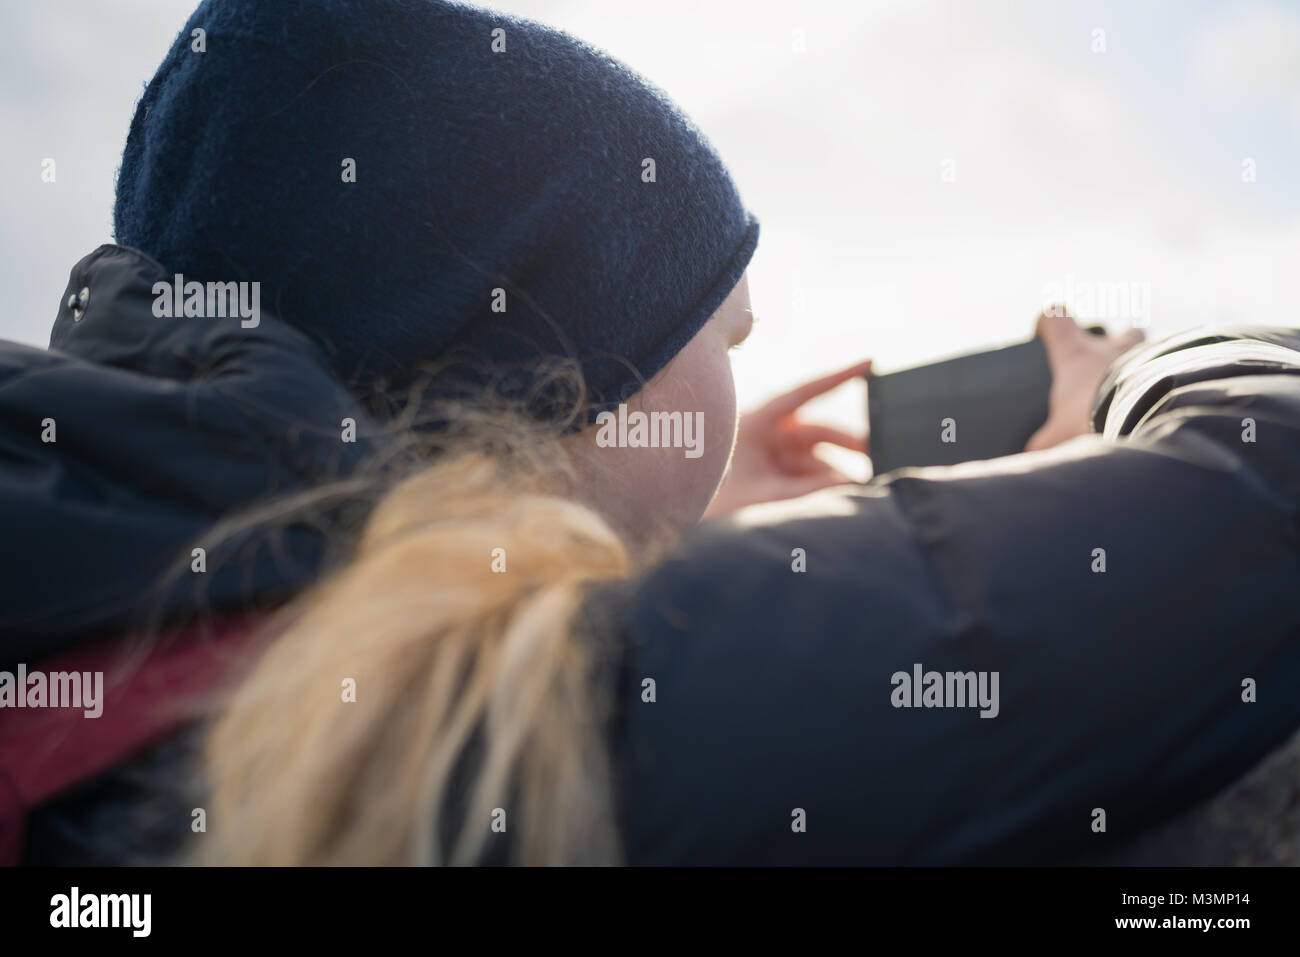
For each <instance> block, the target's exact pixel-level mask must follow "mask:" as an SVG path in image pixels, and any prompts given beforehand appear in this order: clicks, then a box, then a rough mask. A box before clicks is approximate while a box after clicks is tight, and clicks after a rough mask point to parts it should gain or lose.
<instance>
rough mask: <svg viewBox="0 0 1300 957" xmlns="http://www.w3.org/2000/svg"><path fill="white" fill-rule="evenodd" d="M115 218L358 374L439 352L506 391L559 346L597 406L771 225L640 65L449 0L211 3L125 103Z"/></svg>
mask: <svg viewBox="0 0 1300 957" xmlns="http://www.w3.org/2000/svg"><path fill="white" fill-rule="evenodd" d="M199 30H202V31H203V33H202V34H199V33H196V31H199ZM498 31H500V32H498ZM200 48H201V49H200ZM349 161H351V162H353V163H354V164H355V167H354V169H355V182H349V181H347V180H348V179H349V178H350V177H349V175H348V163H349ZM651 161H652V163H651ZM651 174H653V175H651ZM114 222H115V231H116V236H117V240H118V242H120V243H123V244H125V245H129V246H135V247H137V248H139V249H141V250H143V251H144V252H146V253H148V254H149V255H151V256H153V257H154V258H155V259H157V260H159V261H160V262H161V263H162V264H163V265H164V266H165V267H166V268H167V269H168V270H169V271H174V272H180V273H183V274H184V275H185V277H186V279H187V280H189V279H196V280H201V281H230V280H243V281H258V282H260V283H261V284H262V293H261V302H262V305H263V307H264V308H267V309H269V310H271V311H273V312H274V313H275V314H276V315H278V316H279V317H280V318H281V319H283V320H285V321H287V322H289V323H291V324H293V325H294V326H296V327H298V328H299V329H301V330H303V331H304V332H306V333H308V334H309V335H310V336H311V337H313V338H314V339H316V340H317V341H318V342H320V343H321V344H322V345H323V346H324V347H325V349H326V351H327V353H328V354H329V355H330V357H331V361H332V362H333V364H334V367H335V371H336V372H337V374H338V375H339V376H340V377H341V378H342V379H343V380H344V381H345V382H347V383H348V384H349V385H350V386H352V387H354V388H357V387H366V388H372V387H374V386H375V385H376V384H380V385H384V384H387V385H389V386H391V385H393V384H398V383H402V382H404V381H409V380H410V379H411V377H412V375H413V371H412V370H413V369H414V368H415V367H417V366H422V365H423V364H425V363H428V362H430V361H433V362H441V363H443V364H444V365H448V368H447V369H445V370H444V372H443V377H444V379H445V380H446V382H448V383H449V382H451V381H452V380H453V379H455V380H456V381H457V382H461V381H468V379H473V380H474V381H476V382H480V383H481V382H482V381H483V380H484V377H485V376H492V377H494V378H493V381H494V382H495V383H496V384H497V386H498V387H500V388H505V389H506V390H507V391H508V390H509V389H510V388H514V387H520V388H524V387H526V385H527V378H528V375H531V374H532V372H531V371H529V372H527V373H525V372H523V371H521V370H536V369H537V368H538V367H539V366H541V365H543V364H544V363H543V362H542V361H541V360H544V359H546V358H548V357H553V356H561V357H568V358H572V359H577V360H579V361H580V362H581V369H582V372H583V374H584V376H585V378H586V382H587V386H588V388H589V390H590V392H591V394H592V397H593V399H594V400H595V401H597V402H617V401H620V400H621V399H623V398H625V397H627V396H629V395H630V394H632V393H633V392H635V391H636V390H637V389H638V388H639V387H640V386H641V385H642V384H643V381H644V379H648V378H649V377H650V376H652V375H654V374H655V373H656V372H657V371H658V370H659V369H661V368H662V367H663V366H664V365H665V364H667V363H668V361H669V360H670V359H672V357H673V356H674V355H675V354H676V353H677V352H678V351H679V350H680V349H681V348H682V347H683V346H684V345H685V344H686V343H687V342H688V341H689V340H690V339H691V337H692V336H693V335H694V334H695V333H696V332H697V331H698V330H699V329H700V327H701V326H702V325H703V324H704V323H705V321H706V320H707V319H708V318H709V316H710V314H711V313H713V311H714V310H716V309H717V307H718V306H719V305H720V304H721V303H722V301H723V300H724V299H725V298H726V296H727V294H728V293H729V292H730V291H731V290H732V288H733V287H734V286H735V284H736V283H737V281H738V280H739V279H740V277H741V274H742V273H743V272H744V270H745V267H746V265H747V264H748V262H749V259H750V256H751V255H752V253H753V250H754V246H755V244H756V242H757V239H758V226H757V223H756V222H755V220H754V219H753V217H752V216H750V215H749V214H748V213H747V212H746V210H745V208H744V206H743V205H742V203H741V201H740V198H739V196H738V194H737V192H736V189H735V186H734V185H733V184H732V181H731V179H730V177H729V176H728V174H727V171H726V169H725V168H724V166H723V164H722V162H721V160H720V159H719V158H718V156H717V155H716V153H715V152H714V151H713V149H712V148H711V147H710V146H709V144H708V142H707V141H706V140H705V139H704V137H703V136H702V135H701V134H700V132H699V131H698V130H697V129H696V128H695V127H694V126H693V125H692V124H691V123H690V121H689V120H688V119H686V118H685V117H684V116H683V115H682V114H681V113H680V112H679V111H678V110H677V109H676V107H675V106H674V105H673V104H672V103H670V102H669V101H668V100H667V99H666V98H665V97H664V96H663V95H662V94H661V93H659V92H657V91H656V90H654V89H652V88H651V87H650V86H648V85H647V84H646V83H645V81H643V80H641V79H640V78H638V77H637V76H636V75H634V74H633V73H631V72H630V71H629V70H628V69H627V68H626V67H624V66H622V65H621V64H619V63H618V62H616V61H614V60H612V59H610V58H609V57H608V56H606V55H605V54H603V53H600V52H598V51H596V50H594V49H592V48H590V47H588V46H586V45H584V44H582V43H581V42H579V41H577V40H575V39H573V38H571V37H569V36H567V35H565V34H563V33H560V32H558V31H555V30H552V29H549V28H547V27H544V26H541V25H539V24H536V23H532V22H529V21H525V20H520V19H515V18H512V17H508V16H503V15H500V14H497V13H493V12H490V11H486V10H481V9H478V8H474V7H469V6H464V5H461V4H457V3H448V2H438V0H355V2H348V0H275V2H269V0H205V2H203V3H201V4H200V6H199V8H198V9H197V10H196V11H195V12H194V15H193V16H192V17H191V18H190V20H189V22H188V23H187V24H186V26H185V28H184V30H183V31H182V33H181V34H180V36H179V37H178V38H177V40H176V43H175V45H174V47H173V48H172V50H171V51H170V52H169V53H168V54H167V57H166V59H165V60H164V61H163V63H162V66H161V67H160V68H159V69H158V72H157V74H156V75H155V76H154V78H153V80H152V81H151V82H150V83H149V85H148V87H147V89H146V90H145V93H144V96H143V98H142V99H141V101H140V103H139V105H138V107H137V110H136V114H135V118H134V119H133V121H132V123H131V131H130V134H129V136H128V139H127V144H126V151H125V154H124V156H123V158H122V168H121V171H120V174H119V178H118V185H117V202H116V207H115V209H114ZM498 289H500V290H504V294H502V293H495V292H494V290H498ZM494 303H495V304H496V307H497V309H500V308H501V307H502V306H504V309H505V311H504V312H501V311H494V309H493V305H494ZM452 358H455V359H457V360H464V361H463V362H459V361H458V362H457V363H455V364H450V363H449V361H448V360H451V359H452ZM440 381H442V380H440ZM510 383H513V386H511V385H509V384H510ZM444 384H445V383H444ZM448 388H449V389H453V390H454V388H453V387H452V386H448Z"/></svg>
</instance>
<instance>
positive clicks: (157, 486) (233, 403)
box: [0, 245, 376, 664]
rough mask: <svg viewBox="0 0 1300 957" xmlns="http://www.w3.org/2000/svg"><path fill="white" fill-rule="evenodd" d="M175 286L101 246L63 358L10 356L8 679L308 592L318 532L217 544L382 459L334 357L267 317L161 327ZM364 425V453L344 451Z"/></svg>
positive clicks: (71, 295) (70, 289) (71, 292)
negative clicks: (233, 530)
mask: <svg viewBox="0 0 1300 957" xmlns="http://www.w3.org/2000/svg"><path fill="white" fill-rule="evenodd" d="M174 279H175V277H174V276H173V275H172V274H170V273H169V272H168V271H167V270H166V269H165V268H164V267H163V266H162V265H160V264H159V263H157V262H155V261H154V260H152V259H150V258H149V257H148V256H146V255H144V254H143V253H141V252H139V251H138V250H134V249H131V248H127V247H123V246H113V245H105V246H101V247H99V248H98V249H96V250H95V251H94V252H92V253H91V254H90V255H88V256H86V257H85V258H84V259H82V260H81V261H80V262H78V263H77V264H76V265H75V266H74V267H73V269H72V272H71V275H70V276H69V280H68V285H67V288H66V289H65V290H64V291H63V294H62V295H61V297H60V303H59V310H58V314H57V317H56V319H55V322H54V328H53V331H52V333H51V336H50V349H49V350H48V351H43V350H40V349H35V348H31V347H29V346H24V345H20V344H17V343H12V342H0V459H3V462H4V469H3V471H2V472H0V526H3V527H4V528H5V529H6V531H7V533H8V537H9V542H10V545H11V547H9V548H8V549H6V550H5V552H4V558H3V567H2V569H0V570H2V573H3V575H4V581H5V583H6V594H7V596H8V597H7V599H6V601H5V602H4V605H3V607H2V608H0V635H3V640H2V641H0V664H3V663H11V662H16V661H19V660H29V659H31V658H34V657H37V656H40V655H44V654H48V653H50V652H52V651H56V650H58V649H60V648H62V647H64V646H66V645H67V644H69V643H70V642H71V641H73V640H75V639H76V638H77V637H78V636H80V635H83V634H85V633H87V632H89V631H93V630H95V629H106V628H121V627H126V626H130V625H132V624H136V623H139V622H141V621H142V620H143V619H142V617H141V616H142V615H146V614H147V615H150V616H152V615H153V614H154V613H157V614H160V615H162V616H163V617H165V618H170V617H175V616H176V615H178V614H181V613H183V612H190V611H198V610H200V609H212V610H217V609H221V608H223V607H228V606H232V605H239V604H247V603H248V602H250V601H253V600H257V599H259V598H267V597H272V596H277V595H285V594H288V593H290V592H292V591H293V590H295V589H297V588H299V587H301V586H302V585H303V584H305V583H307V582H308V581H310V580H311V579H312V578H313V577H314V575H315V574H316V572H317V570H318V568H319V565H320V563H321V561H322V559H323V557H324V536H323V535H322V534H321V532H320V531H319V529H316V528H312V527H311V526H310V524H309V523H307V522H305V521H297V522H293V523H289V524H286V525H285V526H284V527H282V528H280V529H278V530H277V532H276V534H275V536H273V537H264V538H263V539H261V540H256V541H255V540H251V539H250V538H249V537H248V536H242V537H241V536H235V537H232V538H230V539H228V540H226V541H224V542H220V543H219V542H218V541H216V540H213V541H211V542H209V543H208V545H209V546H211V547H206V546H205V543H204V541H203V540H202V538H201V536H203V535H204V533H205V532H206V531H208V530H209V529H210V528H211V527H212V526H213V524H214V523H216V522H218V521H220V520H221V519H223V518H226V517H229V516H231V515H232V514H236V513H239V512H240V511H242V510H244V509H247V508H248V507H250V506H251V505H253V504H255V503H258V502H262V501H265V500H266V499H267V498H268V497H274V496H280V495H288V494H291V493H293V492H295V491H301V490H302V489H304V488H305V487H307V486H309V485H317V484H319V483H321V482H324V481H327V480H329V479H331V478H337V477H341V476H344V475H347V474H349V473H351V472H352V471H353V470H354V469H355V468H357V467H358V466H359V465H360V464H361V463H362V462H363V461H365V460H366V459H367V457H368V456H369V454H370V453H372V452H374V451H375V450H376V441H375V440H374V439H373V438H371V437H372V436H374V435H375V433H376V429H375V428H374V425H373V423H372V422H371V420H370V419H368V418H367V416H366V414H365V412H364V411H363V410H362V409H361V408H359V406H358V404H357V403H356V401H355V400H354V399H353V398H352V397H351V396H350V395H349V394H348V392H347V391H346V390H345V389H344V388H343V387H342V385H341V384H340V383H339V382H338V381H337V380H336V379H335V378H334V377H333V375H332V374H331V373H330V372H329V371H328V368H327V365H326V363H325V359H324V356H323V354H322V353H321V351H320V349H319V347H317V346H316V345H314V344H313V343H312V342H311V341H310V340H309V339H307V338H306V337H305V336H304V335H303V334H302V333H300V332H298V331H296V330H295V329H293V328H292V327H290V326H289V325H287V324H286V323H284V322H282V321H280V320H279V319H277V318H276V316H274V315H273V314H271V313H269V312H267V311H265V310H264V311H262V313H261V315H260V318H259V321H258V322H257V323H256V325H252V324H251V323H249V322H247V321H241V320H240V318H238V317H231V318H193V317H190V318H187V317H184V316H183V315H182V316H180V317H171V318H167V317H159V316H158V315H156V314H155V302H156V301H157V300H158V298H159V297H158V295H156V294H155V285H156V284H157V283H160V282H162V283H166V284H168V285H169V286H170V284H171V283H172V282H173V281H174ZM158 288H159V289H160V290H161V288H162V287H158ZM158 311H159V312H162V311H164V310H162V309H159V310H158ZM349 418H350V419H352V420H353V421H354V422H355V441H345V438H344V428H345V423H344V420H345V419H349ZM194 548H205V553H204V561H203V562H202V563H199V562H198V560H197V558H196V557H195V556H194V554H193V551H192V550H193V549H194ZM214 548H217V549H219V550H221V551H222V552H223V553H227V552H226V550H230V549H237V550H238V555H239V560H238V561H237V562H222V561H220V560H219V556H218V555H216V554H212V553H211V552H212V551H213V549H214ZM200 565H202V567H203V570H201V571H200V570H198V569H199V568H200ZM173 569H174V570H176V572H177V574H175V575H172V576H170V578H171V581H170V584H168V585H165V586H159V585H156V583H157V582H158V581H159V579H160V577H161V576H163V575H164V573H166V572H168V571H169V570H173ZM150 620H152V618H151V619H150Z"/></svg>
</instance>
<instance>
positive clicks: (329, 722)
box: [200, 450, 629, 865]
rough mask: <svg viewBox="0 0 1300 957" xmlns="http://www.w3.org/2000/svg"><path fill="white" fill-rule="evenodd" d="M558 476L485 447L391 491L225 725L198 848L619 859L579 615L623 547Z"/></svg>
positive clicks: (418, 860) (299, 858)
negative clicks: (557, 484) (497, 847)
mask: <svg viewBox="0 0 1300 957" xmlns="http://www.w3.org/2000/svg"><path fill="white" fill-rule="evenodd" d="M543 458H545V457H543ZM555 468H556V460H555V459H554V458H552V459H550V460H546V461H543V462H542V463H541V464H536V463H534V464H533V465H532V466H530V467H524V468H520V467H519V466H518V462H517V461H516V460H515V459H513V458H512V459H511V460H510V461H507V460H505V459H503V458H501V457H500V456H498V455H495V454H492V453H490V452H485V451H481V450H480V451H472V452H468V453H464V454H459V455H456V456H452V457H448V458H447V459H446V460H444V461H443V462H441V464H438V465H435V466H433V467H431V468H428V469H426V470H424V471H422V472H420V473H418V474H416V475H414V476H413V477H411V478H409V479H407V480H405V481H404V482H402V483H401V484H400V485H398V486H397V487H396V488H394V489H393V490H392V491H391V492H390V493H389V494H388V495H387V496H386V497H385V498H384V499H383V500H382V501H381V502H380V503H379V505H378V506H377V507H376V509H375V510H374V512H373V513H372V514H371V516H370V517H369V520H368V523H367V525H366V527H365V529H364V531H363V533H362V535H361V539H360V545H359V547H358V549H357V552H356V555H355V557H354V558H353V560H352V561H351V563H350V564H348V565H347V566H346V567H345V568H344V569H343V570H342V571H341V572H339V573H337V574H336V575H334V576H333V577H332V578H330V579H328V580H327V581H325V582H324V583H323V584H322V585H320V586H319V587H318V588H317V589H316V590H315V591H314V592H313V593H312V594H311V595H309V596H307V598H306V599H305V600H303V601H302V602H300V603H299V604H298V605H297V606H296V607H295V608H294V609H292V616H291V623H290V624H289V626H288V627H287V629H286V630H285V632H284V633H283V634H282V635H280V636H279V637H278V638H277V639H275V641H274V642H273V643H272V644H271V646H270V647H269V649H268V650H267V652H266V653H265V654H264V655H263V656H262V658H261V659H260V660H259V661H258V662H257V664H256V666H255V668H254V669H253V670H252V672H251V674H250V675H249V676H248V677H247V679H246V680H245V681H243V682H242V683H241V684H240V685H239V687H238V689H237V690H236V692H235V694H234V697H233V699H232V700H231V701H230V703H229V704H228V706H227V707H226V708H225V710H224V712H223V714H222V716H221V717H220V719H219V720H218V722H217V723H216V725H215V727H214V728H213V731H212V733H211V735H210V737H209V739H208V744H207V748H206V750H205V755H204V759H205V760H204V770H205V773H206V776H207V780H208V782H209V785H210V787H211V800H210V802H209V809H208V822H209V828H210V833H209V834H207V835H205V836H204V838H202V842H203V845H204V847H203V850H202V851H201V852H200V858H201V859H202V860H204V861H205V862H210V863H235V864H273V865H284V864H405V863H412V864H443V863H452V864H464V863H473V862H475V861H477V860H480V859H481V857H482V855H484V854H485V853H489V852H491V851H492V850H493V848H492V847H491V845H490V842H493V841H502V840H505V841H508V845H507V846H508V847H509V848H510V850H511V854H512V859H513V860H515V861H519V862H522V863H533V864H560V863H574V862H588V863H590V862H612V861H614V860H615V859H616V857H617V837H616V833H615V827H614V822H613V814H612V802H611V797H610V781H609V767H608V757H607V750H606V748H607V746H606V744H605V741H604V738H603V735H602V727H601V725H602V721H603V717H604V714H605V711H606V703H605V702H604V701H602V697H601V694H600V693H599V688H598V687H597V685H596V683H594V682H593V681H592V680H591V678H592V673H591V670H592V666H593V654H592V650H591V647H590V645H589V644H588V643H585V642H583V641H582V640H581V639H580V638H579V637H578V636H576V635H575V633H574V627H573V618H574V613H575V611H576V610H577V609H578V607H579V606H580V605H581V603H582V601H583V599H584V594H585V592H586V589H587V587H588V586H589V585H591V584H592V583H595V582H598V581H600V580H603V579H609V578H615V577H621V576H624V575H626V574H627V573H628V571H629V558H628V554H627V552H626V550H625V548H624V546H623V544H622V542H621V541H620V539H619V537H618V536H617V535H616V534H615V533H614V532H613V531H612V530H611V528H610V527H609V526H608V525H607V524H606V523H605V521H603V520H602V519H601V518H600V517H598V516H597V515H596V514H595V513H594V512H592V511H591V510H589V509H587V508H585V507H583V506H581V505H579V504H577V503H575V502H573V501H570V500H568V499H567V498H565V497H563V496H562V495H559V494H556V493H554V492H553V491H550V485H551V482H550V477H553V475H554V474H555V472H554V470H555ZM498 549H500V550H501V551H497V550H498ZM345 687H354V688H355V700H354V701H346V700H344V699H345V698H346V697H348V695H346V694H345ZM494 823H495V824H496V825H497V827H496V828H495V829H494V827H493V825H494ZM501 825H504V828H505V832H504V833H500V828H501ZM447 835H451V837H450V838H449V839H447V840H446V841H444V837H445V836H447ZM444 843H445V844H446V846H444Z"/></svg>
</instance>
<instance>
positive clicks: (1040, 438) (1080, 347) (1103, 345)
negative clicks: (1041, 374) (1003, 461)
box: [1025, 307, 1144, 452]
mask: <svg viewBox="0 0 1300 957" xmlns="http://www.w3.org/2000/svg"><path fill="white" fill-rule="evenodd" d="M1034 334H1035V335H1037V336H1038V337H1039V338H1040V339H1042V340H1043V345H1044V346H1045V347H1046V348H1047V363H1048V365H1049V366H1051V369H1052V391H1051V393H1050V395H1049V397H1048V402H1047V421H1046V422H1044V423H1043V425H1042V427H1041V428H1040V429H1039V430H1038V431H1037V432H1035V433H1034V434H1033V435H1032V436H1030V438H1029V442H1028V443H1027V444H1026V445H1025V451H1027V452H1032V451H1036V450H1038V449H1046V448H1050V447H1052V446H1053V445H1059V444H1060V443H1062V442H1065V441H1067V440H1068V439H1072V438H1074V437H1075V436H1078V435H1085V434H1087V433H1089V432H1091V431H1092V428H1091V426H1090V425H1089V422H1088V413H1089V412H1090V411H1091V409H1092V400H1093V396H1094V395H1095V394H1096V392H1097V387H1098V386H1100V385H1101V380H1102V379H1104V378H1105V377H1106V372H1107V370H1109V369H1110V367H1111V364H1112V363H1113V362H1114V361H1115V360H1116V359H1117V358H1119V357H1120V356H1121V355H1123V354H1124V353H1125V352H1127V351H1128V350H1129V349H1131V348H1133V346H1135V345H1137V344H1138V343H1139V342H1141V341H1142V340H1143V338H1144V336H1143V334H1142V330H1140V329H1128V330H1126V331H1124V332H1123V333H1121V334H1120V335H1118V336H1112V335H1100V336H1099V335H1094V334H1093V333H1091V332H1088V331H1087V330H1086V329H1084V328H1082V327H1081V326H1079V324H1078V323H1076V322H1075V321H1074V319H1073V318H1071V317H1070V315H1069V313H1067V312H1066V311H1065V309H1064V308H1063V307H1054V308H1051V309H1048V310H1047V311H1046V312H1043V313H1042V314H1041V315H1039V317H1038V322H1037V324H1036V326H1035V329H1034Z"/></svg>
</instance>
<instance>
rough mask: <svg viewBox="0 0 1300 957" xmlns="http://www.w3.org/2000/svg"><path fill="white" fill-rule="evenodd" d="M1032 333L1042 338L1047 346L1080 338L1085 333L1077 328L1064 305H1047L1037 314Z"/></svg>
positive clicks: (1060, 344) (1058, 344) (1050, 346)
mask: <svg viewBox="0 0 1300 957" xmlns="http://www.w3.org/2000/svg"><path fill="white" fill-rule="evenodd" d="M1034 335H1035V336H1037V337H1038V338H1040V339H1042V340H1043V344H1044V345H1046V346H1048V347H1049V348H1053V347H1059V346H1063V345H1065V344H1066V343H1069V342H1071V341H1073V340H1076V339H1078V338H1080V337H1081V336H1083V335H1086V333H1085V332H1084V331H1083V330H1082V329H1080V328H1079V324H1078V323H1077V322H1075V321H1074V317H1073V316H1071V315H1070V313H1069V312H1068V311H1066V308H1065V307H1064V306H1048V307H1047V308H1046V309H1044V310H1043V311H1042V312H1040V313H1039V314H1038V321H1037V322H1036V323H1034Z"/></svg>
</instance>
